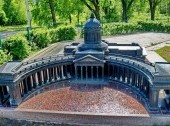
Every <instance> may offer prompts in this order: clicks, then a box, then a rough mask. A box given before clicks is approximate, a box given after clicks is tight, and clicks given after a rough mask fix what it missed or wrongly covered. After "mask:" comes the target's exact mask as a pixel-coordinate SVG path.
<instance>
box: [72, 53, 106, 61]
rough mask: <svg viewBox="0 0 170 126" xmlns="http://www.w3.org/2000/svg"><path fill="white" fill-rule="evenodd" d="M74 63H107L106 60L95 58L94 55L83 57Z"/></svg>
mask: <svg viewBox="0 0 170 126" xmlns="http://www.w3.org/2000/svg"><path fill="white" fill-rule="evenodd" d="M74 62H84V63H85V62H99V63H104V62H105V61H104V60H101V59H99V58H97V57H94V56H92V55H87V56H84V57H81V58H79V59H76V60H74Z"/></svg>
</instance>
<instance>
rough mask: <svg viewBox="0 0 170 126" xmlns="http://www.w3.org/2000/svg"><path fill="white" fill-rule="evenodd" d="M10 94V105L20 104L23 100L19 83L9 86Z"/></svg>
mask: <svg viewBox="0 0 170 126" xmlns="http://www.w3.org/2000/svg"><path fill="white" fill-rule="evenodd" d="M9 94H10V99H9V101H10V105H11V106H18V105H19V104H20V103H21V102H22V97H21V93H20V89H19V84H14V85H12V86H10V87H9Z"/></svg>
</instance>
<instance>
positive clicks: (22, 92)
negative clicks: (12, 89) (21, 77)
mask: <svg viewBox="0 0 170 126" xmlns="http://www.w3.org/2000/svg"><path fill="white" fill-rule="evenodd" d="M19 86H20V91H21V96H24V87H23V81H21V82H20V83H19Z"/></svg>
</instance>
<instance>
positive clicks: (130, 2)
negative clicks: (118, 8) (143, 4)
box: [121, 0, 135, 22]
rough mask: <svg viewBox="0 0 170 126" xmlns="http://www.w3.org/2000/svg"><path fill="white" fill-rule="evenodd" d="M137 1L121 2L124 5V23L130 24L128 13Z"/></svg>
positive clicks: (127, 0) (123, 0) (124, 0)
mask: <svg viewBox="0 0 170 126" xmlns="http://www.w3.org/2000/svg"><path fill="white" fill-rule="evenodd" d="M134 1H135V0H121V3H122V10H123V12H122V21H123V22H128V13H129V11H130V9H131V6H132V4H133V2H134Z"/></svg>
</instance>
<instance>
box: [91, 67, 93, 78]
mask: <svg viewBox="0 0 170 126" xmlns="http://www.w3.org/2000/svg"><path fill="white" fill-rule="evenodd" d="M93 74H94V73H93V66H91V79H92V80H93V78H94V77H93Z"/></svg>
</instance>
